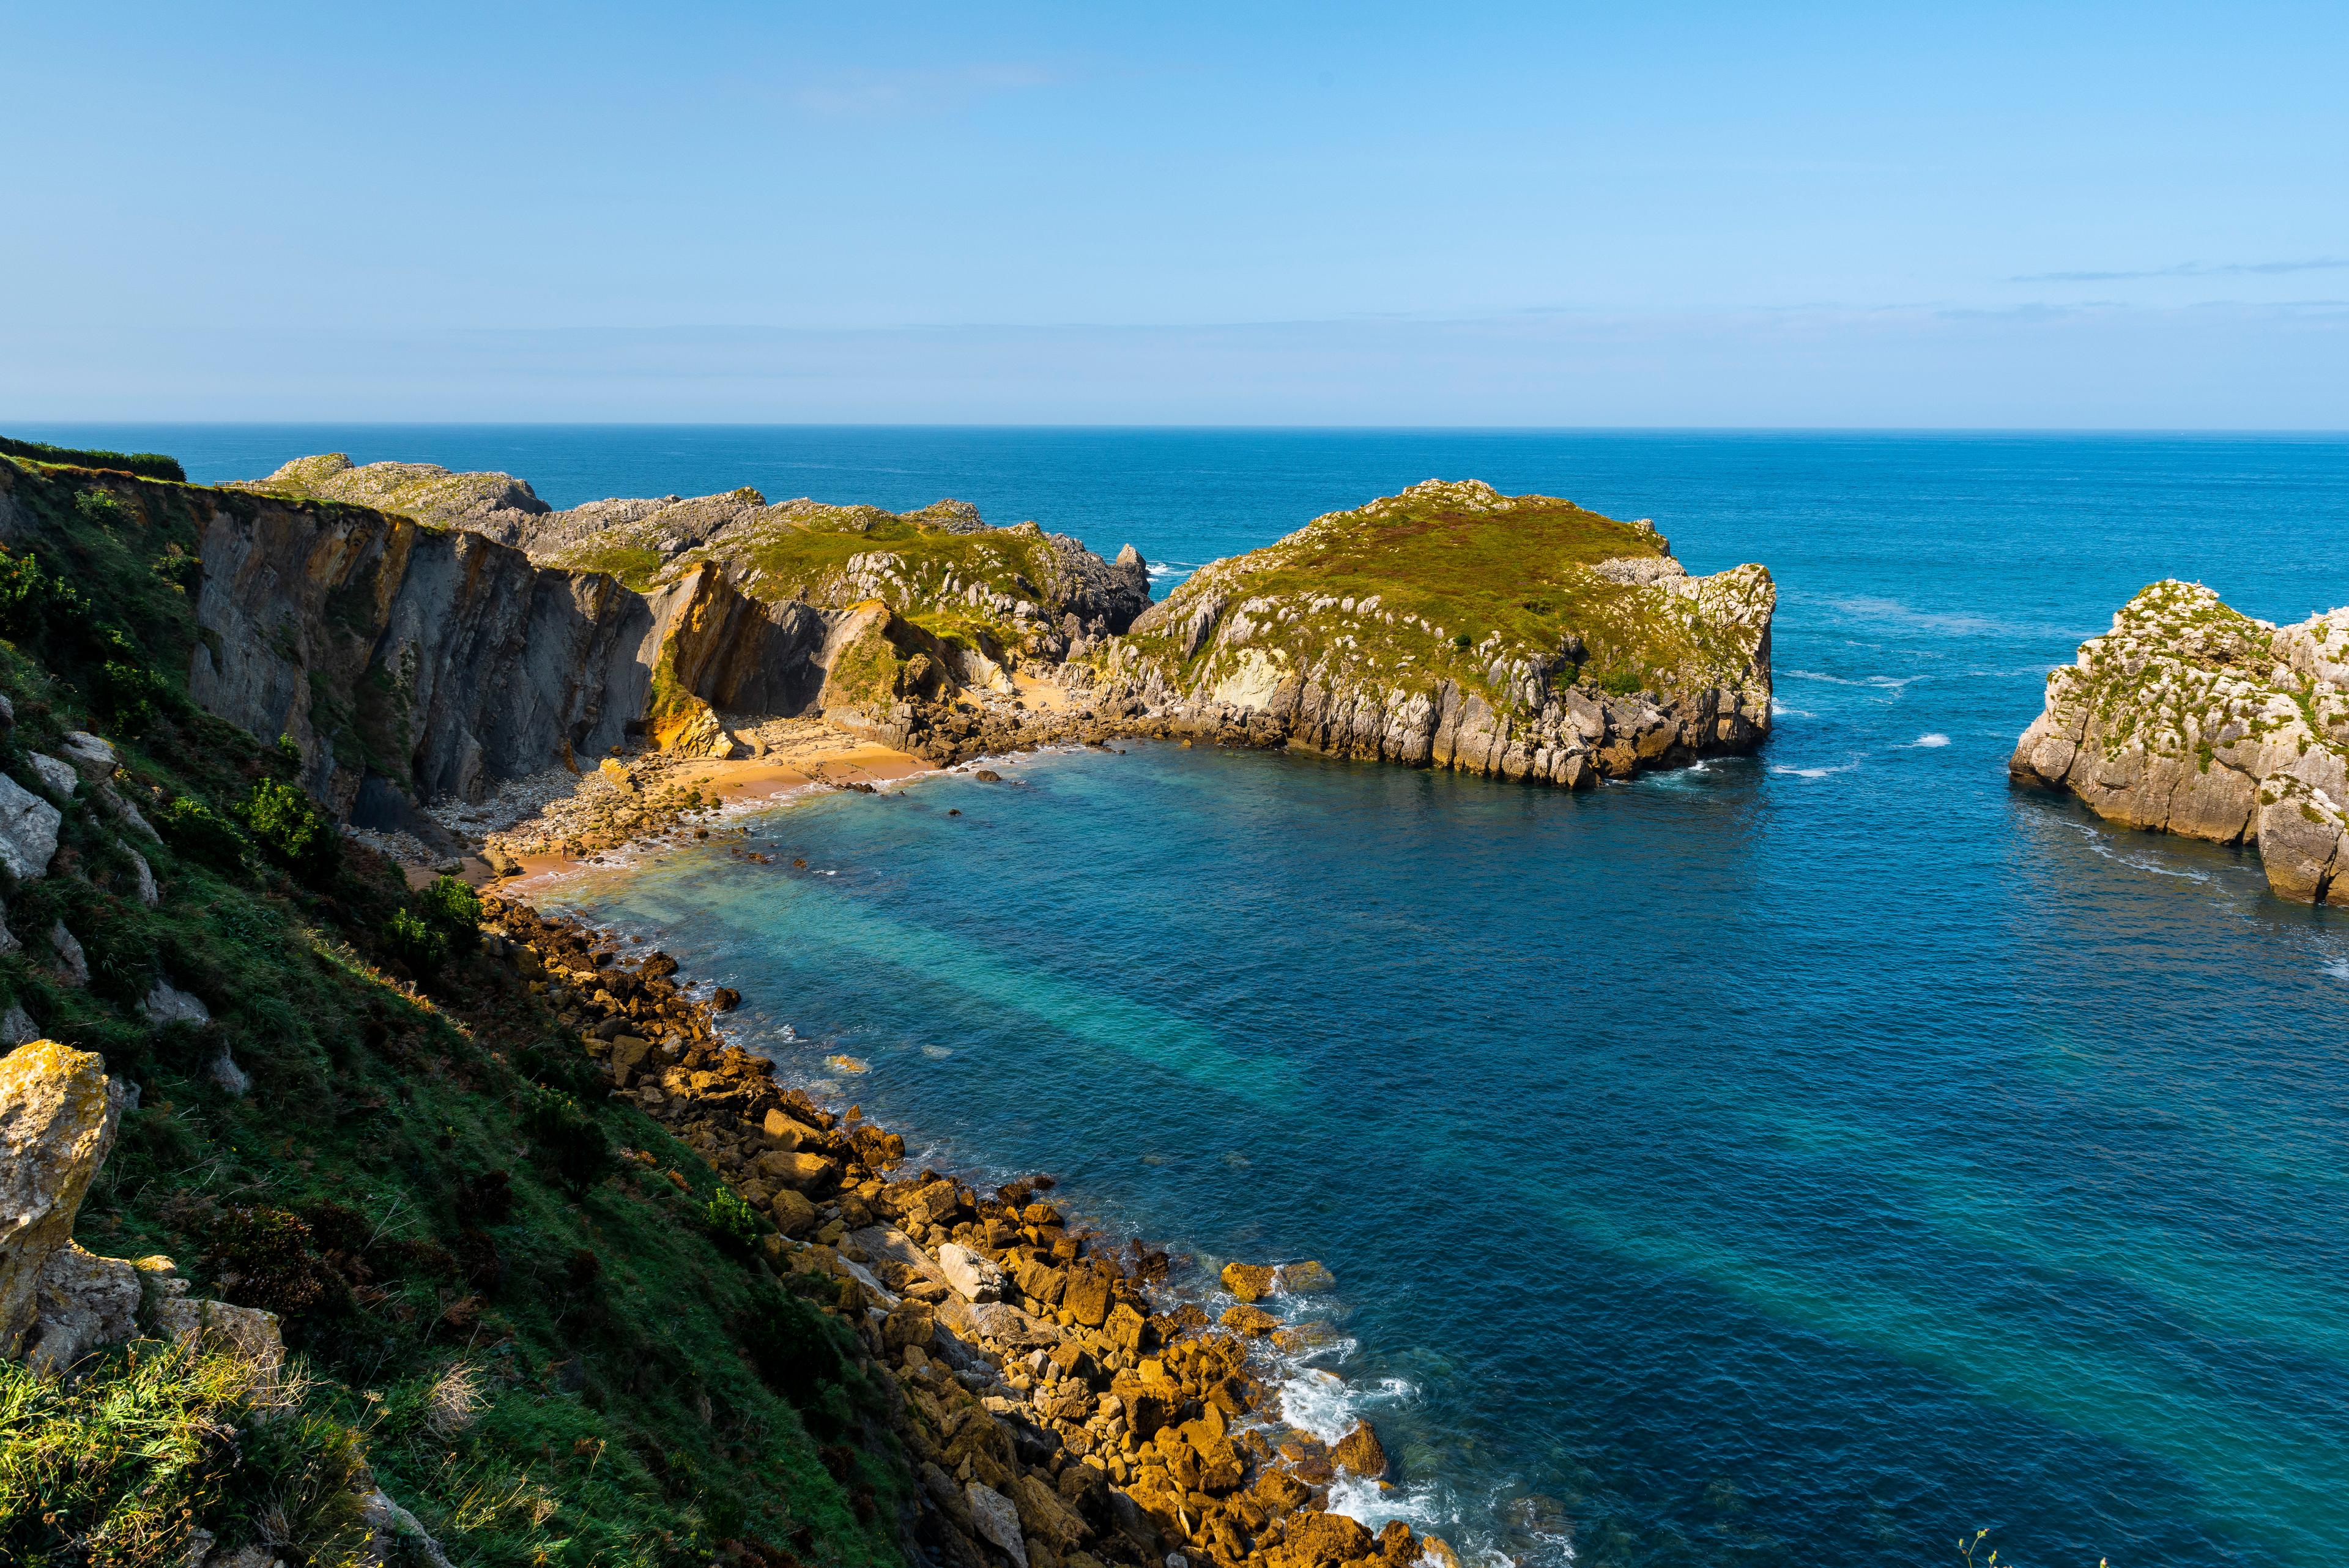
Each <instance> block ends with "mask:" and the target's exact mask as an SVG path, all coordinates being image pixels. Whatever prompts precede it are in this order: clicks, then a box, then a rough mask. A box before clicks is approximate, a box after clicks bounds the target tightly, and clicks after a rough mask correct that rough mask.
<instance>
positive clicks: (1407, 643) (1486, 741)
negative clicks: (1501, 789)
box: [1070, 480, 1777, 787]
mask: <svg viewBox="0 0 2349 1568" xmlns="http://www.w3.org/2000/svg"><path fill="white" fill-rule="evenodd" d="M1776 603H1777V590H1776V588H1775V586H1774V585H1773V584H1772V582H1771V580H1770V574H1769V572H1768V571H1767V569H1765V568H1764V567H1762V566H1736V567H1733V568H1732V569H1730V570H1728V571H1725V572H1720V573H1716V574H1714V575H1713V576H1702V577H1697V576H1689V574H1688V572H1687V569H1686V568H1685V567H1683V566H1682V565H1681V563H1680V562H1679V561H1678V560H1676V559H1674V558H1673V556H1672V554H1671V545H1670V544H1669V543H1668V542H1667V541H1666V540H1665V539H1664V537H1663V536H1662V535H1660V534H1658V533H1657V532H1656V530H1655V529H1654V527H1653V526H1652V525H1651V524H1648V523H1647V522H1645V521H1644V520H1643V521H1640V522H1630V523H1627V522H1621V521H1619V520H1617V519H1615V518H1611V517H1606V516H1602V515H1600V514H1598V513H1596V512H1592V511H1589V510H1588V509H1587V508H1584V507H1580V506H1578V505H1576V504H1574V503H1572V502H1570V501H1563V500H1559V499H1557V497H1554V496H1547V495H1516V496H1508V495H1503V494H1501V493H1499V492H1498V491H1496V490H1495V489H1494V488H1493V487H1492V486H1491V485H1489V484H1485V483H1479V482H1477V481H1474V480H1471V481H1467V482H1464V483H1445V482H1444V481H1440V480H1429V481H1427V482H1426V483H1422V484H1415V485H1413V486H1412V487H1411V488H1410V489H1408V490H1405V491H1404V492H1402V493H1401V494H1399V495H1391V496H1386V497H1383V498H1381V499H1380V500H1377V501H1373V502H1371V503H1369V504H1367V505H1363V506H1361V507H1358V508H1355V509H1354V510H1352V511H1350V512H1337V513H1331V514H1328V515H1326V516H1322V517H1319V518H1316V519H1315V520H1314V521H1313V522H1312V523H1310V524H1308V525H1307V526H1305V527H1304V528H1302V529H1300V530H1299V531H1298V532H1297V533H1294V534H1291V535H1288V537H1287V538H1285V539H1282V540H1280V541H1279V542H1278V543H1277V544H1274V545H1269V546H1268V547H1267V548H1265V549H1261V550H1257V551H1253V552H1251V553H1249V554H1247V555H1245V556H1234V557H1231V558H1229V559H1226V560H1222V561H1216V562H1214V563H1212V564H1211V565H1209V566H1206V567H1203V568H1202V569H1201V570H1200V571H1199V572H1197V573H1196V574H1195V575H1194V576H1192V577H1191V578H1190V579H1189V580H1188V581H1187V582H1185V584H1184V585H1183V586H1182V587H1179V588H1177V589H1176V590H1175V591H1174V593H1173V594H1172V595H1170V596H1169V597H1167V598H1166V599H1164V601H1162V602H1161V603H1159V604H1156V605H1154V606H1153V607H1151V608H1150V609H1149V610H1148V611H1146V612H1145V613H1144V614H1143V615H1142V616H1141V617H1140V618H1138V619H1136V620H1135V622H1134V623H1133V629H1132V630H1131V632H1130V633H1129V634H1128V635H1127V636H1125V637H1123V638H1122V639H1115V640H1114V641H1113V642H1112V643H1111V644H1109V645H1107V646H1105V647H1104V648H1102V649H1100V650H1099V651H1098V652H1096V653H1093V654H1092V655H1090V656H1089V657H1088V658H1085V659H1081V660H1080V661H1079V662H1078V666H1077V668H1075V669H1073V670H1071V676H1070V680H1071V683H1072V684H1075V685H1077V686H1078V687H1080V688H1081V689H1090V690H1092V691H1096V692H1098V693H1101V694H1103V695H1106V696H1109V697H1112V698H1117V697H1123V698H1125V699H1127V700H1130V701H1139V702H1141V703H1143V704H1145V705H1147V706H1149V707H1152V708H1163V709H1165V710H1168V711H1174V712H1175V713H1177V714H1178V715H1180V716H1181V717H1182V718H1183V719H1184V720H1185V721H1186V722H1190V723H1192V724H1195V725H1197V724H1210V725H1212V724H1223V725H1238V726H1241V727H1244V728H1247V729H1249V730H1252V731H1257V732H1269V733H1273V734H1277V735H1278V736H1280V737H1283V738H1285V739H1286V740H1287V741H1288V742H1289V743H1291V744H1297V745H1302V746H1305V747H1309V748H1310V749H1314V750H1319V751H1324V752H1330V753H1337V754H1340V755H1345V756H1355V757H1362V758H1376V759H1383V760H1386V761H1391V762H1399V763H1406V764H1409V765H1413V766H1421V767H1425V766H1433V767H1448V768H1457V769H1460V770H1463V771H1464V772H1470V773H1479V774H1497V775H1500V776H1503V777H1507V778H1530V779H1539V780H1546V781H1548V782H1551V783H1555V784H1565V785H1568V786H1569V787H1583V786H1587V785H1588V784H1593V783H1595V782H1596V781H1597V780H1598V779H1599V777H1602V776H1606V777H1624V776H1628V775H1630V774H1632V773H1635V772H1637V771H1639V770H1640V769H1642V768H1649V767H1661V766H1672V765H1676V764H1679V763H1687V762H1691V761H1693V760H1695V759H1696V758H1699V757H1702V756H1705V755H1709V754H1713V753H1738V752H1750V751H1752V750H1753V749H1754V748H1755V747H1756V746H1758V745H1759V744H1760V743H1761V742H1762V740H1763V739H1764V736H1766V735H1767V734H1768V732H1769V728H1770V620H1771V616H1772V613H1773V611H1774V610H1775V607H1776Z"/></svg>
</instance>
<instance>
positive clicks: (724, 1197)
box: [701, 1187, 766, 1254]
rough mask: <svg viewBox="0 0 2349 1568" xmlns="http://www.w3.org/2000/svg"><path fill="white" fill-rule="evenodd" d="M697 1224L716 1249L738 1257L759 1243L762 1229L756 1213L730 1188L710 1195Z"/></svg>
mask: <svg viewBox="0 0 2349 1568" xmlns="http://www.w3.org/2000/svg"><path fill="white" fill-rule="evenodd" d="M701 1223H702V1226H703V1228H704V1229H706V1230H707V1231H709V1234H710V1235H711V1236H712V1237H713V1238H715V1239H716V1241H717V1242H718V1244H719V1246H721V1247H723V1248H725V1249H726V1250H727V1251H730V1252H735V1253H742V1254H747V1253H748V1252H749V1251H750V1250H751V1249H752V1248H753V1247H756V1246H757V1245H758V1244H759V1235H760V1232H761V1231H764V1230H765V1229H766V1227H765V1226H763V1225H761V1223H760V1222H759V1211H758V1210H755V1209H753V1208H751V1207H750V1201H749V1200H748V1199H745V1198H743V1197H742V1195H741V1194H740V1193H738V1192H736V1191H735V1190H734V1189H732V1188H730V1187H721V1188H719V1189H718V1190H717V1191H716V1192H714V1193H712V1194H711V1195H710V1198H709V1203H708V1204H706V1205H704V1206H703V1208H702V1210H701Z"/></svg>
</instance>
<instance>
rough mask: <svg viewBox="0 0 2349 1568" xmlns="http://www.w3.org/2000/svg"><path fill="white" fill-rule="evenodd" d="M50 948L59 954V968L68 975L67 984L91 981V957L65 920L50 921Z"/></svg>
mask: <svg viewBox="0 0 2349 1568" xmlns="http://www.w3.org/2000/svg"><path fill="white" fill-rule="evenodd" d="M49 949H50V950H51V951H53V952H55V953H56V954H57V969H58V971H60V972H61V973H63V974H64V976H65V977H66V983H67V985H72V986H86V985H88V983H89V957H88V954H86V953H84V952H83V951H82V950H81V943H80V942H79V941H78V940H76V939H75V937H74V934H73V933H72V932H71V931H69V930H67V929H66V923H65V922H64V921H63V920H56V921H52V922H51V923H50V926H49Z"/></svg>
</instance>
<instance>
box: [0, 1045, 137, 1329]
mask: <svg viewBox="0 0 2349 1568" xmlns="http://www.w3.org/2000/svg"><path fill="white" fill-rule="evenodd" d="M121 1113H122V1087H121V1085H119V1084H116V1083H113V1082H111V1081H110V1080H109V1079H108V1077H107V1075H106V1064H105V1062H104V1061H103V1060H102V1059H101V1058H99V1057H98V1056H97V1055H95V1054H92V1053H90V1052H88V1051H77V1050H75V1049H74V1048H73V1047H72V1046H70V1045H61V1044H58V1043H57V1042H56V1041H54V1040H36V1041H33V1042H31V1043H30V1044H25V1045H20V1046H18V1047H17V1048H16V1050H14V1051H11V1052H10V1053H9V1054H7V1055H6V1056H5V1058H0V1357H8V1358H14V1357H16V1356H17V1355H22V1354H23V1353H24V1351H25V1347H26V1339H27V1337H28V1336H30V1337H32V1338H35V1339H36V1340H37V1338H38V1337H39V1330H40V1322H41V1315H42V1314H41V1284H42V1277H43V1273H44V1271H46V1270H47V1268H48V1266H49V1262H50V1261H51V1259H53V1258H54V1257H56V1256H57V1253H58V1252H59V1251H61V1250H64V1249H67V1248H69V1247H70V1246H71V1244H72V1240H73V1224H74V1216H75V1215H76V1214H78V1213H79V1212H80V1210H81V1200H82V1198H83V1196H84V1195H85V1194H86V1193H88V1190H89V1184H90V1181H91V1180H92V1179H94V1178H95V1177H96V1176H97V1175H98V1166H99V1165H100V1164H101V1163H102V1162H103V1161H104V1160H105V1158H106V1155H107V1151H108V1150H109V1149H110V1148H112V1147H114V1134H115V1128H116V1126H117V1124H118V1123H119V1120H120V1118H121ZM132 1299H133V1302H134V1304H135V1303H136V1299H137V1292H136V1290H135V1289H134V1291H133V1292H132Z"/></svg>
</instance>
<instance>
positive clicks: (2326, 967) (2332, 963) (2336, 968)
mask: <svg viewBox="0 0 2349 1568" xmlns="http://www.w3.org/2000/svg"><path fill="white" fill-rule="evenodd" d="M2316 967H2317V969H2318V970H2319V971H2322V972H2323V973H2325V974H2329V975H2331V976H2332V977H2333V979H2335V980H2349V958H2337V959H2327V960H2325V961H2323V963H2321V964H2318V965H2317V966H2316Z"/></svg>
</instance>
